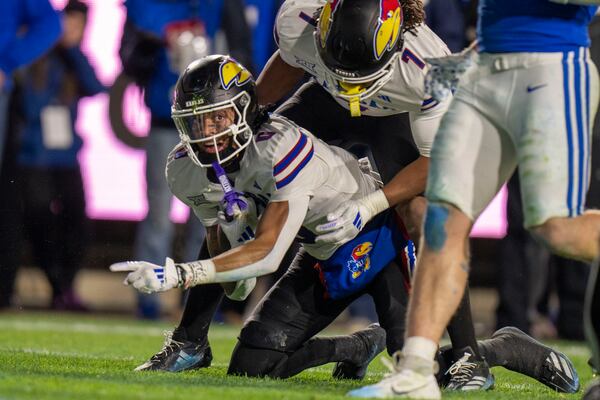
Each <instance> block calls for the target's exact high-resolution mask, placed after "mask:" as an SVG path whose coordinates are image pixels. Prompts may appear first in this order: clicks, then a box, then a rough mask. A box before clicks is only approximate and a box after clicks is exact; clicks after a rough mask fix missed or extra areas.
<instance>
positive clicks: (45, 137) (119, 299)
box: [0, 0, 600, 340]
mask: <svg viewBox="0 0 600 400" xmlns="http://www.w3.org/2000/svg"><path fill="white" fill-rule="evenodd" d="M424 1H425V6H426V13H427V23H428V24H429V25H430V27H431V28H432V29H433V30H434V31H435V32H436V33H437V34H438V35H439V36H440V37H441V38H442V39H443V40H444V41H445V42H446V43H447V44H448V46H449V48H450V49H451V50H452V51H453V52H456V51H460V50H462V49H463V48H464V47H465V46H466V45H467V44H468V43H470V42H471V41H472V40H473V39H474V37H475V26H474V23H475V19H476V13H477V4H476V1H470V0H424ZM281 2H282V1H281V0H126V1H123V0H68V1H66V0H52V1H49V0H3V1H2V2H0V25H1V26H2V28H0V277H1V279H0V310H5V311H8V312H10V311H11V310H16V309H20V308H50V309H53V310H65V311H77V312H114V311H119V312H131V313H135V315H136V316H138V317H140V318H148V319H157V318H161V317H165V316H168V314H169V313H173V312H175V313H176V312H177V310H178V305H179V304H180V302H181V299H180V298H179V297H177V296H175V297H173V295H171V297H170V298H169V299H166V298H165V297H160V296H158V295H149V296H141V295H139V296H138V295H135V294H133V293H129V291H128V289H127V288H123V287H120V286H119V287H117V286H115V285H116V284H120V282H116V284H115V283H114V282H113V281H115V280H116V281H118V277H116V276H111V275H110V273H109V272H107V269H106V267H107V266H108V265H109V264H110V263H111V262H114V261H120V260H125V259H136V260H145V261H150V262H153V263H156V264H162V263H163V262H164V259H165V257H167V256H170V257H173V258H175V259H177V260H181V261H189V260H193V259H195V258H196V257H197V255H198V253H199V249H200V245H201V243H202V241H203V239H204V228H203V227H202V226H201V224H200V223H199V221H198V220H197V219H196V218H194V217H188V215H189V212H188V211H187V210H185V209H184V208H183V206H182V205H181V204H175V203H174V202H173V199H172V196H171V194H170V192H169V189H168V187H167V184H166V181H165V179H164V167H165V163H166V157H167V154H168V152H169V151H170V150H171V149H172V148H173V147H174V146H175V145H176V143H177V142H178V140H179V137H178V134H177V131H176V130H175V127H174V125H173V124H172V121H171V119H170V95H171V91H172V87H173V86H174V84H175V81H176V79H177V76H178V74H179V73H180V72H181V71H182V70H183V69H184V68H185V66H186V65H187V64H188V63H189V62H190V61H191V60H193V59H195V58H199V57H202V56H204V55H207V54H211V53H225V54H227V53H228V54H231V55H232V56H233V57H234V58H236V59H237V60H239V61H240V62H241V63H242V64H244V65H245V66H247V67H248V68H249V69H251V70H252V71H253V72H254V73H255V75H258V73H259V72H260V70H261V68H262V66H263V65H264V64H265V62H266V61H267V60H268V58H269V57H270V55H271V54H272V53H273V51H274V50H275V43H274V40H273V38H272V27H273V22H274V20H275V18H276V13H277V10H278V8H279V6H280V4H281ZM591 34H592V38H593V43H592V58H593V59H594V60H595V61H596V62H597V63H598V61H600V22H599V21H595V23H594V24H592V26H591ZM599 125H600V124H598V123H596V129H595V131H594V136H595V137H597V136H598V132H599V130H600V129H599V128H600V127H599ZM390 129H393V127H390ZM596 140H597V138H596ZM599 147H600V146H597V145H596V146H594V147H593V158H594V160H595V161H594V162H593V172H592V187H591V190H590V192H589V195H588V207H598V206H600V166H599V163H598V161H599V160H600V155H599V154H598V152H599ZM507 193H508V195H505V196H501V198H500V200H499V203H498V204H499V206H498V207H499V212H496V213H495V214H493V215H492V216H491V217H489V216H488V217H487V218H491V219H492V221H491V222H488V224H489V223H491V225H492V226H497V227H500V228H499V229H495V230H494V229H492V230H491V231H488V233H486V232H485V231H483V232H482V233H480V234H478V235H477V236H478V237H476V238H473V239H472V241H473V245H472V247H473V264H474V266H473V268H472V270H473V274H472V282H471V285H472V287H475V288H476V289H475V290H477V291H478V293H482V294H481V296H482V297H480V299H481V301H478V300H474V301H473V303H474V307H477V306H478V304H482V303H485V304H488V303H491V306H488V307H487V308H484V310H485V313H486V314H485V315H481V314H478V313H477V312H475V315H476V316H477V315H480V316H482V317H484V318H483V319H484V320H485V321H486V324H487V326H485V329H487V330H491V329H494V328H495V326H498V327H501V326H505V325H514V326H517V327H519V328H521V329H522V330H524V331H526V332H529V333H530V334H532V335H534V336H537V337H541V338H556V337H561V338H566V339H574V340H583V332H582V330H581V326H582V323H581V319H582V308H583V296H584V289H585V285H586V281H587V275H588V266H587V265H585V264H578V265H575V266H573V265H569V266H567V264H577V263H576V262H575V261H570V260H564V259H561V258H559V257H556V256H553V255H550V254H548V253H547V252H546V251H545V250H544V249H543V248H542V247H541V246H539V245H538V244H537V243H536V242H534V241H533V239H532V238H531V237H530V236H529V234H528V233H527V232H526V231H525V230H524V229H523V228H522V215H521V211H520V210H521V206H520V194H519V186H518V182H517V178H516V176H515V177H514V178H513V179H512V180H511V181H510V182H509V183H508V192H507ZM41 272H43V275H42V274H41ZM273 279H274V278H273V277H265V278H263V279H262V281H261V284H260V285H259V287H258V288H257V290H256V291H255V292H256V293H255V295H254V296H253V297H252V298H251V299H250V300H249V301H248V302H244V303H234V302H227V303H224V304H223V306H222V310H221V313H220V316H219V318H221V319H223V320H224V321H226V322H232V323H236V322H240V321H241V319H242V318H243V315H244V313H245V312H247V311H248V310H249V309H250V308H251V307H252V304H253V303H254V302H255V301H256V300H257V297H258V296H260V294H261V293H264V292H265V291H266V289H268V287H269V285H270V284H271V283H272V282H273ZM109 281H110V282H109ZM477 288H486V289H485V290H478V289H477ZM432 295H435V294H432ZM161 296H162V295H161ZM474 298H476V299H477V297H474ZM103 299H104V300H103ZM107 299H108V300H107ZM126 299H128V300H126ZM486 299H491V300H489V301H488V300H486ZM173 310H175V311H173ZM349 315H350V316H349V318H350V321H352V320H360V321H364V320H369V319H374V318H375V314H374V311H373V309H372V305H371V304H370V300H368V299H359V300H358V301H357V303H355V304H354V305H353V306H352V307H351V310H350V313H349ZM481 333H483V332H481Z"/></svg>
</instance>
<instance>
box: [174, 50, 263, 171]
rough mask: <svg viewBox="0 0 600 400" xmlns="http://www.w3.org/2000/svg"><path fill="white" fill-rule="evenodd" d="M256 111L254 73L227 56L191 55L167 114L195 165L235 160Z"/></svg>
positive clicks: (248, 137)
mask: <svg viewBox="0 0 600 400" xmlns="http://www.w3.org/2000/svg"><path fill="white" fill-rule="evenodd" d="M259 115H261V111H260V110H259V106H258V101H257V98H256V85H255V83H254V78H253V77H252V75H251V74H250V72H249V71H248V70H247V69H246V68H244V66H242V65H241V64H240V63H238V62H237V61H235V60H234V59H233V58H231V57H228V56H223V55H211V56H208V57H203V58H200V59H198V60H195V61H193V62H192V63H191V64H190V65H189V66H188V67H187V68H186V69H185V71H184V72H183V73H182V74H181V76H180V77H179V79H178V81H177V84H176V85H175V93H174V99H173V106H172V107H171V117H172V118H173V121H174V122H175V126H176V127H177V130H178V131H179V136H180V138H181V141H182V143H183V144H184V145H185V146H186V148H187V151H188V156H189V157H190V159H191V160H192V161H193V162H194V163H195V164H197V165H199V166H202V167H210V166H211V165H212V163H213V162H215V161H216V162H218V163H219V164H222V165H225V164H227V163H229V162H230V161H231V160H233V159H235V158H236V157H237V156H238V154H240V153H241V152H242V151H243V150H244V149H245V148H246V147H247V146H248V145H249V144H250V141H251V139H252V133H253V129H254V127H255V123H256V122H257V120H258V117H259Z"/></svg>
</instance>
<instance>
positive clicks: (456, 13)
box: [425, 0, 467, 53]
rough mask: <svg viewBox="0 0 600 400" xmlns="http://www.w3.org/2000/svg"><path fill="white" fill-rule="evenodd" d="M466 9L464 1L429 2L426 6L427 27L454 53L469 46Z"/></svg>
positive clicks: (441, 0)
mask: <svg viewBox="0 0 600 400" xmlns="http://www.w3.org/2000/svg"><path fill="white" fill-rule="evenodd" d="M464 7H465V1H463V0H429V3H428V4H427V5H426V6H425V15H426V22H427V25H428V26H429V27H430V28H431V29H432V30H433V31H434V32H435V33H436V34H437V35H438V36H439V37H440V38H441V39H442V40H443V41H444V42H445V43H446V45H447V46H448V48H449V49H450V51H452V52H453V53H455V52H457V51H461V50H462V49H463V48H464V47H465V45H466V44H467V43H465V42H466V40H467V39H466V35H465V29H466V25H465V15H464Z"/></svg>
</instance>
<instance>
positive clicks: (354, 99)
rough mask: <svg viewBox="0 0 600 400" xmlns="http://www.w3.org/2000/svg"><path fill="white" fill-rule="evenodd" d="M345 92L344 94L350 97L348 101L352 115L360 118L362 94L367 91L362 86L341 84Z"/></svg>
mask: <svg viewBox="0 0 600 400" xmlns="http://www.w3.org/2000/svg"><path fill="white" fill-rule="evenodd" d="M339 84H340V86H341V87H342V89H344V91H343V92H342V94H344V95H346V96H350V98H349V99H348V107H349V108H350V115H352V116H353V117H360V116H361V112H360V94H361V93H362V92H364V91H365V90H366V88H365V87H363V86H362V85H361V84H352V83H346V82H340V83H339Z"/></svg>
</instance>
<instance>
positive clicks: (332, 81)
mask: <svg viewBox="0 0 600 400" xmlns="http://www.w3.org/2000/svg"><path fill="white" fill-rule="evenodd" d="M398 55H399V53H396V54H394V55H393V56H392V57H391V58H390V59H389V60H388V62H387V63H386V64H385V66H384V67H383V68H381V69H379V70H378V71H375V72H374V73H372V74H370V75H366V76H361V77H349V76H345V75H343V74H340V73H339V72H336V71H335V70H331V69H330V68H329V67H327V65H325V63H324V62H323V60H322V59H321V57H320V55H319V54H317V62H318V64H319V65H320V66H321V68H322V69H323V70H324V71H325V76H326V81H327V86H328V89H329V90H330V91H331V92H332V93H333V94H334V95H335V96H337V97H340V98H342V99H344V100H350V99H351V98H353V97H355V96H356V95H357V94H358V96H359V100H360V101H362V100H366V99H368V98H370V97H372V96H373V95H375V94H376V93H377V92H378V91H379V90H381V88H382V87H383V86H385V84H386V83H387V82H389V80H390V79H392V75H393V73H394V68H395V66H396V59H397V58H398Z"/></svg>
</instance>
